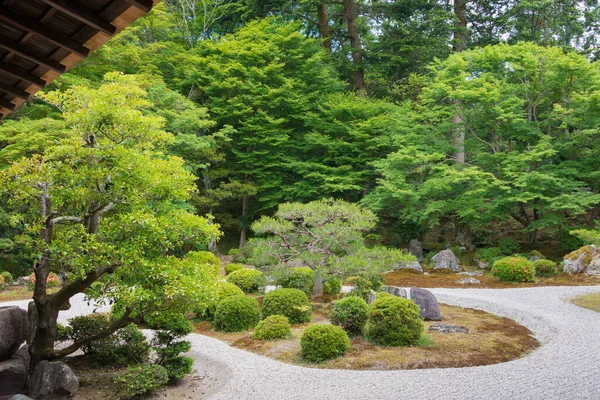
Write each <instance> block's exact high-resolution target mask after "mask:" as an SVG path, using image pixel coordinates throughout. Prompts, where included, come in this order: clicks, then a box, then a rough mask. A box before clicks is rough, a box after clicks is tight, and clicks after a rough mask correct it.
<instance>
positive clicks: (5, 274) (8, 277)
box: [0, 271, 14, 285]
mask: <svg viewBox="0 0 600 400" xmlns="http://www.w3.org/2000/svg"><path fill="white" fill-rule="evenodd" d="M0 276H1V277H2V278H4V283H5V284H7V285H8V284H9V283H11V282H12V281H13V280H14V279H13V276H12V274H11V273H10V272H8V271H2V272H0Z"/></svg>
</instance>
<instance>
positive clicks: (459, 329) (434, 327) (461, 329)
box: [429, 324, 469, 333]
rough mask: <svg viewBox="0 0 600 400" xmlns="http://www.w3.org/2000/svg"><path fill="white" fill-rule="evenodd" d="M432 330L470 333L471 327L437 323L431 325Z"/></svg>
mask: <svg viewBox="0 0 600 400" xmlns="http://www.w3.org/2000/svg"><path fill="white" fill-rule="evenodd" d="M429 330H430V331H434V332H441V333H469V328H467V327H466V326H456V325H448V324H435V325H431V326H430V327H429Z"/></svg>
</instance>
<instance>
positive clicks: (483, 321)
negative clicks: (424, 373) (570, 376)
mask: <svg viewBox="0 0 600 400" xmlns="http://www.w3.org/2000/svg"><path fill="white" fill-rule="evenodd" d="M441 311H442V315H443V318H444V319H443V321H442V322H443V323H446V324H452V325H460V326H466V327H467V328H469V333H455V334H445V333H439V332H428V331H427V328H428V327H429V326H430V325H433V324H436V323H438V322H425V335H424V336H423V337H422V340H421V345H420V346H416V347H378V346H374V345H372V344H370V343H368V342H366V341H365V340H363V339H361V338H355V339H352V341H351V346H350V350H349V351H348V353H347V354H346V355H345V356H344V357H340V358H337V359H335V360H329V361H326V362H324V363H321V364H309V363H306V362H304V361H303V360H302V358H301V355H300V337H301V336H302V332H303V331H304V329H306V327H308V324H304V325H295V326H294V327H293V332H292V338H291V339H282V340H274V341H260V340H253V339H252V332H241V333H223V332H217V331H213V330H212V326H211V324H210V323H209V322H201V323H199V324H197V325H196V329H195V332H196V333H200V334H203V335H207V336H211V337H214V338H217V339H220V340H222V341H224V342H226V343H228V344H230V345H231V346H233V347H236V348H239V349H243V350H247V351H251V352H253V353H257V354H261V355H264V356H267V357H270V358H273V359H275V360H278V361H282V362H286V363H290V364H296V365H302V366H306V367H317V368H330V369H352V370H396V369H418V368H450V367H470V366H477V365H489V364H496V363H500V362H505V361H510V360H513V359H516V358H519V357H522V356H523V355H525V354H527V353H529V352H530V351H532V350H533V349H535V348H537V347H538V346H539V342H538V341H537V340H536V339H535V338H534V337H533V336H532V333H531V331H529V330H528V329H527V328H525V327H524V326H522V325H519V324H517V323H516V322H515V321H513V320H511V319H508V318H503V317H498V316H495V315H492V314H488V313H486V312H483V311H479V310H473V309H464V308H460V307H453V306H447V305H441ZM315 322H316V323H329V321H328V320H327V318H326V316H325V315H324V313H315V314H313V323H315Z"/></svg>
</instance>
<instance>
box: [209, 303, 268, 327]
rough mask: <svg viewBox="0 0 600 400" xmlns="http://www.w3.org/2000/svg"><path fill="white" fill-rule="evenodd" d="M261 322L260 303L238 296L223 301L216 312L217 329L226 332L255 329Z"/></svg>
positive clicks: (215, 322)
mask: <svg viewBox="0 0 600 400" xmlns="http://www.w3.org/2000/svg"><path fill="white" fill-rule="evenodd" d="M258 321H260V307H259V306H258V301H256V299H254V298H252V297H250V296H244V295H236V296H231V297H227V298H225V299H223V301H221V303H219V305H218V306H217V311H216V312H215V319H214V324H215V327H216V328H217V329H219V330H222V331H224V332H240V331H245V330H248V329H250V328H254V327H255V326H256V324H257V323H258Z"/></svg>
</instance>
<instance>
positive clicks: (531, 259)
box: [529, 256, 542, 262]
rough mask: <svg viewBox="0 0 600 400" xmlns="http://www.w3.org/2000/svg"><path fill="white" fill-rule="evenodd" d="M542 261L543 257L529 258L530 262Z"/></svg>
mask: <svg viewBox="0 0 600 400" xmlns="http://www.w3.org/2000/svg"><path fill="white" fill-rule="evenodd" d="M541 259H542V257H540V256H529V261H531V262H534V261H537V260H541Z"/></svg>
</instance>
